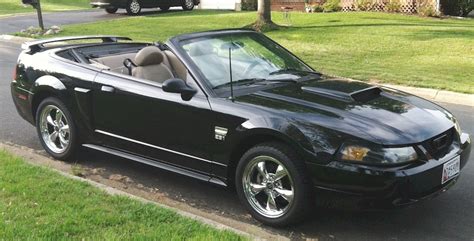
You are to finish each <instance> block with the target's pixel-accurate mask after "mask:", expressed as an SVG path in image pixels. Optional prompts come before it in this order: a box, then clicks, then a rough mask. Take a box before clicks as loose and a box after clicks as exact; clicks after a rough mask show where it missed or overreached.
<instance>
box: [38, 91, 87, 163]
mask: <svg viewBox="0 0 474 241" xmlns="http://www.w3.org/2000/svg"><path fill="white" fill-rule="evenodd" d="M48 105H53V106H56V107H58V108H59V109H60V110H61V111H62V112H63V114H64V115H65V117H66V119H67V121H68V125H69V135H70V138H69V146H68V147H67V149H66V151H64V152H63V153H59V154H58V153H55V152H53V151H51V150H50V149H49V148H48V146H47V145H46V143H45V142H44V140H43V137H42V134H41V127H40V118H41V111H42V110H43V109H44V107H46V106H48ZM36 132H37V134H38V137H39V139H40V142H41V145H42V146H43V148H44V149H45V151H46V152H47V153H48V154H49V155H51V156H52V157H54V158H55V159H59V160H67V159H69V158H71V157H72V156H73V155H74V152H75V150H76V148H77V145H78V136H77V133H76V125H75V123H74V120H73V118H72V115H71V113H70V112H69V110H68V109H67V107H66V105H64V103H63V102H62V101H61V100H59V99H58V98H55V97H49V98H46V99H44V100H43V101H42V102H41V103H40V105H39V106H38V109H37V111H36Z"/></svg>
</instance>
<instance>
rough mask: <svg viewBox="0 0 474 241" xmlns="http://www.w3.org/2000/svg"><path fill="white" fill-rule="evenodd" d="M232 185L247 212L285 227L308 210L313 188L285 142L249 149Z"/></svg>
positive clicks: (267, 221)
mask: <svg viewBox="0 0 474 241" xmlns="http://www.w3.org/2000/svg"><path fill="white" fill-rule="evenodd" d="M262 163H263V164H262ZM235 187H236V190H237V194H238V196H239V199H240V201H241V202H242V203H243V204H244V206H245V207H246V208H247V209H248V210H249V212H250V214H251V215H252V216H253V217H254V218H255V219H257V220H258V221H260V222H262V223H264V224H266V225H270V226H288V225H290V224H294V223H297V222H300V221H302V220H304V218H305V217H306V215H307V214H308V213H309V212H308V211H309V210H311V204H312V201H313V189H312V185H311V180H310V178H309V175H308V174H307V170H306V167H305V164H304V162H303V161H302V160H301V159H300V158H299V157H298V155H297V154H296V153H295V152H294V151H293V150H292V149H291V148H289V147H288V146H286V145H284V144H280V143H275V142H271V143H263V144H260V145H257V146H255V147H253V148H251V149H250V150H248V151H247V152H246V153H245V154H244V155H243V156H242V158H241V159H240V161H239V163H238V165H237V171H236V178H235Z"/></svg>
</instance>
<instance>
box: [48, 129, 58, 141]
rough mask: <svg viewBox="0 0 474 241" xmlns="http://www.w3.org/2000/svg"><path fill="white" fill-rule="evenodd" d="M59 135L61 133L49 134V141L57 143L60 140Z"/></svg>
mask: <svg viewBox="0 0 474 241" xmlns="http://www.w3.org/2000/svg"><path fill="white" fill-rule="evenodd" d="M58 135H59V133H58V132H57V131H53V133H51V134H49V140H50V141H51V142H56V140H57V139H58Z"/></svg>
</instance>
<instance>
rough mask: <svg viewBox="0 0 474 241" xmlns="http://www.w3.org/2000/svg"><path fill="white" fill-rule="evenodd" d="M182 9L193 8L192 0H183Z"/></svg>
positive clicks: (188, 9)
mask: <svg viewBox="0 0 474 241" xmlns="http://www.w3.org/2000/svg"><path fill="white" fill-rule="evenodd" d="M182 7H183V10H184V11H191V10H193V9H194V0H184V3H183V6H182Z"/></svg>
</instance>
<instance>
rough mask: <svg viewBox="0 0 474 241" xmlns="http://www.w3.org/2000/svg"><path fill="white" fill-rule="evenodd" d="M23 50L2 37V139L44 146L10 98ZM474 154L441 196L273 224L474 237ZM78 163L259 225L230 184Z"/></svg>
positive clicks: (299, 230) (303, 233)
mask: <svg viewBox="0 0 474 241" xmlns="http://www.w3.org/2000/svg"><path fill="white" fill-rule="evenodd" d="M18 52H19V46H18V45H17V44H9V43H4V42H1V41H0V141H8V142H13V143H15V144H19V145H23V146H27V147H31V148H34V149H38V150H41V147H40V144H39V141H38V139H37V137H36V132H35V129H34V128H33V127H32V126H31V125H29V124H28V123H27V122H25V121H24V120H22V119H21V118H20V117H19V116H18V114H17V113H16V110H15V108H14V106H13V103H12V100H11V97H10V90H9V83H10V79H11V73H12V69H13V66H14V64H15V61H16V58H17V55H18ZM441 105H443V106H445V107H447V108H448V109H449V110H451V111H452V112H453V113H454V114H455V115H456V116H457V118H458V119H459V120H460V122H461V125H462V128H463V130H464V131H465V132H468V133H470V134H471V136H474V114H473V113H474V108H472V107H466V106H460V105H450V104H443V103H441ZM473 159H474V154H473V155H471V160H470V162H469V163H468V165H467V166H466V167H465V169H463V173H462V176H461V178H460V180H459V181H458V183H457V184H456V185H455V186H454V187H453V188H452V189H450V190H449V191H448V192H446V193H444V194H443V195H441V196H439V197H437V198H436V199H433V200H428V201H424V202H421V203H418V204H416V205H414V206H411V207H408V208H405V209H400V210H394V211H385V212H363V211H344V210H337V209H324V208H314V209H313V210H308V211H309V212H312V213H313V216H314V217H313V218H311V219H309V220H308V221H307V222H306V223H304V224H302V225H298V226H295V227H291V228H286V229H279V230H276V229H272V228H267V229H269V230H270V231H272V232H276V233H279V234H282V235H285V236H288V237H290V238H294V239H306V238H314V239H317V240H469V241H474V188H473V183H474V160H473ZM78 162H79V163H80V165H83V166H85V167H91V168H104V170H105V172H104V174H102V175H104V176H107V175H110V174H117V173H119V174H122V175H124V176H128V177H130V178H131V179H132V180H133V181H134V182H136V183H140V184H141V185H143V186H145V187H148V188H154V189H157V190H160V192H163V193H166V195H167V196H168V197H170V198H173V199H175V200H177V201H180V202H186V203H188V204H190V205H192V206H195V207H198V208H201V209H203V210H205V211H208V212H214V213H219V214H222V215H224V216H227V217H231V218H235V219H239V220H245V221H248V222H250V223H255V224H256V225H259V224H257V223H256V222H255V221H254V220H253V219H251V218H250V217H249V215H247V213H246V211H245V210H244V209H243V208H242V206H241V205H240V204H239V202H238V201H237V196H236V195H235V194H234V193H233V192H232V191H230V190H227V189H225V188H221V187H216V186H213V185H209V184H207V183H203V182H199V181H195V180H193V179H190V178H187V177H183V176H180V175H177V174H173V173H169V172H166V171H162V170H159V169H155V168H149V167H148V166H145V165H142V164H138V163H134V162H132V161H128V160H125V159H121V158H116V157H112V156H109V155H105V154H100V153H97V152H93V151H87V152H84V153H82V155H81V156H80V157H79V160H78Z"/></svg>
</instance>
